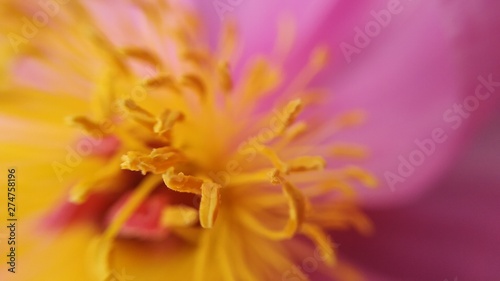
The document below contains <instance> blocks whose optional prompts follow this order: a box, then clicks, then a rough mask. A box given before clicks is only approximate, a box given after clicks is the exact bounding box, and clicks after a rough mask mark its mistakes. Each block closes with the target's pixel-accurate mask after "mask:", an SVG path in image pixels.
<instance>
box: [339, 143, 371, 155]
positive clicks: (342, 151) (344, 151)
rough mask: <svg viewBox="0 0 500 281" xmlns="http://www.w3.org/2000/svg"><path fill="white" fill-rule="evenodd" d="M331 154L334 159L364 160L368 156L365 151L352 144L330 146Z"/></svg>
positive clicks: (363, 148) (361, 147)
mask: <svg viewBox="0 0 500 281" xmlns="http://www.w3.org/2000/svg"><path fill="white" fill-rule="evenodd" d="M331 154H332V156H334V157H348V158H365V157H366V156H367V154H368V152H367V149H366V148H365V147H363V146H360V145H354V144H337V145H334V146H332V148H331Z"/></svg>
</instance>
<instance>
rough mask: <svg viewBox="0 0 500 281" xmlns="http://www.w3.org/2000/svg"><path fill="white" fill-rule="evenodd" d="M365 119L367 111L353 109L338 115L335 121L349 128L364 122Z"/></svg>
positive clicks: (338, 124) (340, 125)
mask: <svg viewBox="0 0 500 281" xmlns="http://www.w3.org/2000/svg"><path fill="white" fill-rule="evenodd" d="M364 120H365V113H364V112H363V111H361V110H353V111H350V112H347V113H345V114H343V115H341V116H340V117H338V118H337V120H336V121H335V123H336V125H337V126H338V127H340V128H347V127H352V126H356V125H359V124H361V123H363V122H364Z"/></svg>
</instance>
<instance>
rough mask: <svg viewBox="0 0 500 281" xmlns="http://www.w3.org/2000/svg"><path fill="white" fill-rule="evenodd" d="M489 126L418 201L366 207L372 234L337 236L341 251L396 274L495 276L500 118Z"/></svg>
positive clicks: (499, 239) (499, 253) (499, 245)
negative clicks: (387, 206) (372, 227)
mask: <svg viewBox="0 0 500 281" xmlns="http://www.w3.org/2000/svg"><path fill="white" fill-rule="evenodd" d="M497 121H500V118H499V119H498V120H497ZM494 128H495V131H489V132H488V134H486V135H484V136H483V137H482V138H481V139H480V140H479V141H478V142H476V143H475V145H474V147H473V149H472V150H471V151H469V152H468V153H467V155H465V156H464V157H462V158H461V159H459V161H458V163H457V164H456V165H455V166H454V168H453V169H452V170H451V171H450V172H449V173H448V174H446V175H445V176H443V178H442V180H441V181H440V182H439V183H438V184H436V185H435V189H433V191H432V192H430V193H429V194H428V195H427V196H425V197H424V198H422V199H421V200H420V201H418V202H415V203H414V204H411V205H409V206H407V207H402V208H392V209H386V210H378V211H368V215H369V216H370V217H371V218H372V219H373V221H374V225H375V228H376V232H375V234H374V236H373V237H371V238H360V237H357V238H354V237H353V236H350V237H339V238H338V239H337V242H338V243H340V244H341V247H340V249H341V250H342V251H344V254H345V255H346V256H347V257H349V258H350V259H352V260H355V261H356V262H357V263H358V264H360V265H362V266H364V267H366V268H367V269H369V270H371V271H378V272H379V273H380V274H385V275H384V276H391V277H393V278H396V279H398V280H445V279H448V280H450V281H451V280H454V278H455V277H457V279H458V280H497V278H498V276H500V267H499V266H498V258H499V257H500V223H499V221H498V215H499V214H500V204H498V198H500V189H498V187H499V186H500V174H499V173H498V167H499V166H500V153H499V148H500V147H499V141H500V130H499V128H500V122H496V124H495V127H494Z"/></svg>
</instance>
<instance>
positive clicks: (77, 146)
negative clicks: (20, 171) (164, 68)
mask: <svg viewBox="0 0 500 281" xmlns="http://www.w3.org/2000/svg"><path fill="white" fill-rule="evenodd" d="M157 74H158V68H157V69H151V70H149V72H148V74H147V76H146V77H144V78H143V79H142V80H143V81H146V80H147V79H149V78H152V77H155V76H156V75H157ZM147 96H148V93H147V90H146V86H145V85H144V84H143V83H139V84H138V85H136V86H134V88H133V89H132V90H131V91H130V94H129V95H127V96H125V97H124V98H125V99H131V100H134V101H136V102H141V101H144V100H146V98H147ZM111 111H112V112H113V117H114V118H116V117H118V118H119V119H122V118H125V117H126V116H127V114H128V112H127V111H126V110H124V108H123V107H122V106H121V104H120V102H119V101H116V102H115V103H114V104H113V105H112V108H111ZM115 130H116V125H115V124H114V122H113V121H112V120H111V119H105V120H102V121H100V122H99V123H98V127H97V128H96V129H95V130H94V131H92V132H87V133H88V134H89V135H87V136H85V137H83V138H80V139H78V141H77V142H76V143H74V144H72V145H67V146H66V147H65V150H66V155H65V158H64V162H63V161H53V162H52V164H51V165H52V170H53V171H54V173H55V175H56V177H57V179H58V180H59V182H63V180H64V177H65V176H66V175H68V174H70V173H72V172H73V171H74V169H75V168H76V167H78V166H79V165H80V164H81V163H82V161H83V158H84V157H87V156H90V155H92V154H93V153H95V152H97V151H99V148H100V147H101V146H102V145H104V144H105V143H108V144H109V142H110V141H111V142H112V141H113V139H112V138H109V137H108V138H107V137H105V136H107V135H110V134H111V133H112V132H113V131H115Z"/></svg>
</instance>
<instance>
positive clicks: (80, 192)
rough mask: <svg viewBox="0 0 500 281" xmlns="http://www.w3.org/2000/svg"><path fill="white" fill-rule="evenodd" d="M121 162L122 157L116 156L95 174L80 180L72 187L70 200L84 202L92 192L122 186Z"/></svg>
mask: <svg viewBox="0 0 500 281" xmlns="http://www.w3.org/2000/svg"><path fill="white" fill-rule="evenodd" d="M119 163H120V158H119V157H115V158H113V159H112V160H111V161H110V162H109V163H107V165H105V166H104V168H102V169H99V170H98V171H97V172H96V173H95V174H94V175H92V176H89V177H88V178H86V179H84V180H82V181H80V182H78V183H77V184H76V185H75V186H73V187H72V188H71V190H70V192H69V199H68V200H69V201H70V202H72V203H75V204H83V203H84V202H85V201H87V198H88V196H89V195H90V194H91V193H92V192H96V191H102V190H106V191H110V190H115V189H119V188H121V186H120V181H117V178H119V173H120V171H121V170H120V169H119V168H118V164H119Z"/></svg>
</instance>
